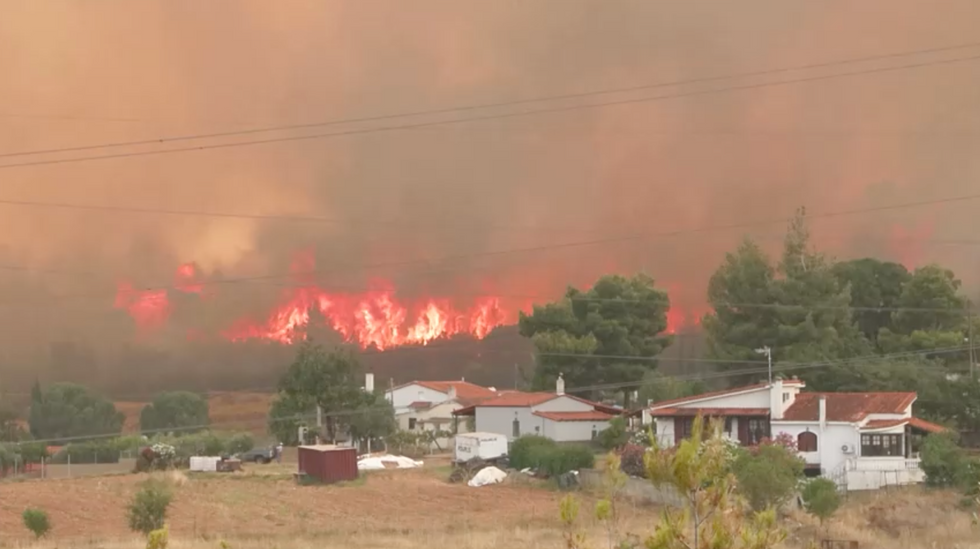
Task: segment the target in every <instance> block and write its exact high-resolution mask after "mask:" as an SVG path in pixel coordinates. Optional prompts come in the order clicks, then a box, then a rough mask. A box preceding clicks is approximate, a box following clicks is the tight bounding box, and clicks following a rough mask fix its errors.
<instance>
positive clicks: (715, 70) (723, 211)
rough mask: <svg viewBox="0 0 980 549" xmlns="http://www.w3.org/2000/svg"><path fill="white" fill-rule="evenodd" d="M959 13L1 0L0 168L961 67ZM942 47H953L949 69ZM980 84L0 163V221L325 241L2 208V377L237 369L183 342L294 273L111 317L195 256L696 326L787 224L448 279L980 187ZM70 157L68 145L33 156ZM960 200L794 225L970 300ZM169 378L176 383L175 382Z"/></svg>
mask: <svg viewBox="0 0 980 549" xmlns="http://www.w3.org/2000/svg"><path fill="white" fill-rule="evenodd" d="M978 18H980V5H978V4H977V3H976V2H975V1H972V0H950V1H948V2H943V3H942V4H941V9H940V6H936V7H935V8H934V9H931V10H930V12H929V16H928V17H923V16H922V6H921V3H920V2H917V1H915V0H901V1H895V0H891V1H885V0H875V1H873V2H862V3H860V4H859V5H858V4H856V3H850V2H835V3H833V6H832V7H831V6H829V5H828V4H827V3H826V2H823V3H819V4H818V3H787V2H780V1H775V0H773V1H765V2H763V1H757V2H748V3H746V2H737V3H725V2H717V1H692V2H681V3H663V2H649V1H646V0H635V1H629V0H624V1H619V2H602V1H585V0H546V1H540V2H513V1H499V2H498V1H495V2H458V1H455V0H442V1H434V0H424V1H415V2H411V3H406V2H402V1H396V0H391V1H381V0H371V1H363V2H351V1H348V0H337V1H332V0H290V1H289V2H286V3H285V4H283V3H281V2H278V3H277V2H267V1H250V0H224V1H218V0H214V1H210V2H190V1H177V2H174V1H164V0H160V1H155V2H137V3H119V2H108V1H102V0H96V1H92V2H57V3H50V2H40V3H38V2H21V3H8V4H5V5H4V6H2V7H0V67H3V69H4V78H3V81H2V83H0V105H2V112H0V153H9V152H18V151H28V150H35V149H48V148H58V147H73V146H78V145H87V144H92V143H108V142H117V141H129V140H139V139H149V138H156V137H161V136H179V135H193V134H200V133H210V132H215V131H227V130H235V129H246V128H251V127H261V126H268V125H281V124H295V123H307V122H311V121H321V120H331V119H342V118H351V117H359V116H371V115H378V114H389V113H401V112H412V111H421V110H427V109H440V108H447V107H452V106H464V105H471V104H482V103H493V102H498V101H508V100H519V99H524V98H529V97H537V96H548V95H556V94H565V93H574V92H584V91H591V90H601V89H610V88H617V87H629V86H636V85H641V84H647V83H656V82H669V81H677V80H684V79H692V78H700V77H705V76H715V75H722V74H733V73H739V72H750V71H757V70H764V69H770V68H777V67H784V66H797V65H805V64H809V63H818V62H823V61H834V60H843V59H850V58H855V57H864V56H870V55H877V54H885V53H891V52H901V51H909V50H916V49H922V48H931V47H937V46H945V45H955V44H960V43H968V42H970V41H971V40H972V39H974V37H975V36H976V33H975V24H974V23H975V21H977V20H978ZM957 53H960V54H963V53H964V52H952V53H949V54H944V55H945V56H946V57H955V56H956V55H957ZM966 53H972V54H975V53H976V50H972V52H966ZM936 57H938V56H934V57H923V58H922V59H931V58H936ZM916 60H918V59H916ZM913 61H915V60H913ZM902 62H907V60H906V61H902V60H898V61H893V62H891V63H892V64H901V63H902ZM885 64H887V63H884V62H882V63H869V64H865V65H858V66H846V67H840V68H828V69H821V70H815V71H807V72H802V73H787V74H784V75H778V76H773V77H765V78H755V79H743V80H733V81H729V82H721V83H714V84H710V85H709V84H704V85H697V86H687V87H680V88H664V89H661V90H655V92H656V93H661V92H663V93H671V92H683V91H692V90H698V89H705V88H710V87H717V86H724V85H731V84H736V85H737V84H745V83H753V82H761V81H766V80H767V79H768V80H778V79H790V78H794V77H801V76H810V75H815V74H827V73H830V72H833V71H835V70H837V71H839V70H855V69H856V68H857V69H859V68H861V67H870V68H873V67H877V66H883V65H885ZM978 84H980V63H978V62H965V63H956V64H949V65H938V66H934V67H927V68H920V69H915V70H908V71H896V72H887V73H879V74H870V75H866V76H857V77H852V78H845V79H835V80H827V81H819V82H811V83H805V84H798V85H790V86H777V87H769V88H761V89H754V90H747V91H734V92H729V93H724V94H713V95H705V96H697V97H689V98H680V99H671V100H666V101H657V102H649V103H638V104H629V105H623V106H617V107H609V108H604V109H588V110H580V111H572V112H563V113H554V114H544V115H536V116H529V117H521V118H505V119H499V120H487V121H475V122H469V123H465V124H453V125H446V126H430V127H424V128H418V129H407V130H399V131H388V132H379V133H369V134H362V135H355V136H348V137H337V138H332V139H321V140H310V141H297V142H286V143H279V144H270V145H260V146H252V147H239V148H227V149H219V150H211V151H200V152H188V153H180V154H171V155H160V156H138V157H131V158H120V159H112V160H100V161H94V162H85V163H70V164H61V165H47V166H36V167H22V168H12V169H6V170H0V182H2V184H0V186H2V189H0V199H7V200H28V201H46V202H58V203H69V204H71V203H76V204H79V203H80V204H100V205H113V206H122V207H143V208H156V209H166V210H197V211H223V212H242V213H250V214H276V215H294V216H311V215H315V216H321V217H330V218H335V219H337V221H338V222H337V223H310V222H283V221H263V220H257V219H229V218H217V217H194V216H176V215H157V214H149V213H110V212H93V211H83V210H70V209H53V208H31V207H23V206H5V205H0V263H2V264H4V265H21V266H26V267H29V268H31V269H33V271H16V270H13V271H5V272H3V273H0V300H2V301H3V302H4V306H5V314H4V315H3V317H2V318H3V320H2V328H3V329H2V332H0V333H2V334H3V335H2V336H0V340H2V342H3V345H2V348H3V349H4V354H3V355H0V356H2V360H3V364H2V365H0V367H2V368H3V369H4V371H5V372H9V373H11V375H12V376H14V377H16V378H19V379H22V380H23V379H26V378H28V377H30V376H33V375H35V373H36V372H37V371H38V365H39V364H40V365H41V366H43V365H45V364H51V365H52V368H51V369H48V370H44V369H43V368H42V371H44V372H47V373H45V374H44V375H46V376H48V377H53V378H58V377H64V376H69V377H71V376H74V377H84V375H83V374H80V373H79V372H85V371H98V372H99V373H100V374H101V375H102V376H103V379H109V378H113V377H114V376H116V374H117V373H118V372H120V371H126V372H127V375H128V376H132V375H133V372H134V371H137V372H138V371H142V370H144V369H152V368H157V369H171V370H173V369H175V368H177V367H176V366H175V365H174V364H175V362H174V361H176V362H177V363H179V364H180V365H181V366H185V367H186V368H177V369H178V370H180V371H185V370H186V369H187V368H192V369H194V370H200V368H197V367H195V366H196V364H197V363H198V362H199V363H203V364H217V363H221V364H223V365H224V366H225V367H227V363H228V362H234V361H235V360H242V361H246V360H258V359H256V358H255V353H254V352H247V353H243V352H242V351H241V348H240V347H239V348H238V350H231V349H229V348H230V347H231V346H229V345H227V344H217V343H213V344H207V345H205V344H204V343H201V342H194V343H187V331H188V329H190V327H195V329H202V330H204V331H205V332H209V331H210V333H214V332H215V331H217V330H219V329H221V328H222V327H226V326H227V325H228V324H229V323H230V322H231V321H232V320H233V319H235V318H237V317H238V316H240V315H242V314H254V315H262V314H264V313H265V312H266V311H268V308H269V307H270V306H271V304H272V303H273V302H274V301H275V299H276V298H277V296H278V292H279V291H281V289H282V288H281V286H280V285H281V284H282V283H284V282H288V279H279V280H267V281H262V282H250V283H235V284H231V283H229V284H218V285H214V286H211V287H209V288H213V289H214V295H212V296H210V297H207V296H205V297H204V298H202V297H200V296H198V295H197V294H193V293H190V294H180V295H175V296H174V298H173V299H174V300H175V301H176V303H175V304H174V311H175V312H174V314H173V315H172V316H171V318H170V319H169V322H168V324H167V326H168V328H167V329H166V330H165V331H164V332H163V333H162V334H156V335H155V336H154V337H153V338H146V337H144V336H141V335H140V334H139V333H138V332H137V331H136V330H135V329H134V327H133V322H132V320H131V319H130V318H129V317H128V316H126V315H125V314H124V313H123V312H122V311H120V310H118V309H114V308H113V307H112V305H113V296H114V295H115V291H116V284H117V283H118V282H119V281H120V280H122V279H125V280H129V281H132V282H133V283H134V284H135V285H136V286H137V287H140V286H142V287H146V286H159V285H167V284H172V283H173V280H174V279H173V277H174V272H175V271H176V269H177V267H178V266H179V265H181V264H183V263H187V262H194V263H196V265H197V266H198V267H199V268H200V269H201V270H202V271H203V273H204V276H205V277H206V278H208V279H209V280H212V281H213V280H222V279H234V278H238V277H250V276H259V275H265V274H277V273H282V274H286V273H288V271H289V262H290V258H291V257H292V254H293V253H294V252H296V251H297V250H300V249H307V248H309V249H313V250H315V251H316V256H317V266H318V268H324V269H329V270H330V272H329V273H328V274H326V275H324V276H323V277H321V279H320V280H319V282H320V284H322V285H324V286H326V287H330V286H331V285H332V286H335V287H338V288H358V287H360V288H365V287H366V286H367V284H368V280H369V279H370V278H372V277H380V278H384V279H389V280H391V281H392V282H393V283H394V284H395V286H396V287H397V288H398V289H399V291H400V292H403V293H405V294H406V295H424V294H439V295H442V296H447V295H448V296H450V297H452V296H457V297H459V298H460V299H463V300H465V299H466V296H472V295H475V294H497V295H501V296H505V297H506V296H510V298H511V301H512V303H511V304H510V305H511V307H512V308H513V307H518V306H522V305H526V303H528V302H529V301H531V300H534V298H536V297H538V296H540V297H549V296H556V295H558V294H559V293H560V292H561V291H562V289H563V287H564V286H565V285H566V284H569V283H573V284H580V285H581V284H587V283H589V282H591V281H592V280H593V279H594V278H595V277H596V276H598V275H599V274H601V273H605V272H610V271H619V272H624V273H625V272H632V271H636V270H640V269H643V270H646V271H648V272H650V273H652V274H653V275H654V276H656V277H657V278H658V280H660V281H661V282H662V283H663V284H664V285H665V286H667V287H669V288H670V289H671V290H672V297H673V299H674V301H675V302H676V303H677V304H678V307H679V308H680V309H682V310H686V311H692V312H696V311H698V310H699V308H701V307H702V306H703V301H702V300H703V298H702V296H703V291H704V284H705V282H706V280H707V277H708V276H709V274H710V272H711V271H712V270H713V269H714V268H715V266H716V265H717V264H718V263H719V262H720V260H721V257H722V254H723V253H724V252H725V251H726V250H729V249H731V248H732V247H733V246H734V245H735V244H736V243H737V241H738V240H739V239H740V238H741V237H742V236H743V234H745V233H751V234H754V235H755V236H757V237H758V238H760V239H761V240H762V241H763V242H765V243H766V245H767V246H770V247H773V248H775V247H776V246H778V241H779V237H780V235H781V233H782V231H783V228H784V227H783V225H782V224H779V223H776V224H772V225H767V226H759V227H755V228H747V229H744V230H725V231H718V232H711V233H696V234H689V235H684V236H679V237H670V238H658V239H645V240H625V241H623V242H620V243H615V244H605V245H595V246H580V247H556V248H553V249H550V250H542V251H535V252H528V253H517V254H509V255H488V256H485V257H477V258H470V259H453V260H451V261H440V258H444V257H455V256H460V255H469V254H479V253H482V252H493V251H496V250H507V249H514V248H531V247H542V246H548V245H552V244H560V243H566V242H576V241H586V240H592V239H597V238H603V237H608V236H616V235H628V234H633V233H638V232H648V233H659V232H665V231H671V230H677V229H684V228H692V229H693V228H697V227H703V226H714V225H731V224H740V223H745V222H749V221H752V220H757V219H771V218H778V217H786V216H789V215H791V214H792V212H793V210H794V209H795V208H796V207H797V206H799V205H806V206H807V207H808V209H809V211H811V212H814V213H819V212H826V211H838V210H851V209H860V208H864V207H869V206H876V205H881V204H889V203H901V202H909V201H915V200H927V199H933V198H941V197H946V196H956V195H962V194H966V193H968V192H970V191H975V189H976V184H975V181H976V178H977V177H978V175H980V159H978V157H977V155H976V154H975V151H976V147H977V144H978V143H977V141H978V133H977V132H978V130H980V114H978V112H977V111H976V109H974V108H972V107H973V106H974V104H975V97H976V92H977V88H978ZM635 96H636V94H633V95H628V97H635ZM616 97H619V96H613V97H612V98H616ZM599 99H609V98H608V97H607V98H599ZM583 101H585V100H583ZM562 104H567V103H562ZM538 106H540V105H538ZM517 110H519V108H518V109H517ZM489 112H507V110H506V109H504V110H499V111H493V110H491V111H489ZM484 113H485V111H480V112H477V113H475V114H484ZM472 114H474V113H473V112H471V113H463V114H461V115H451V114H450V115H440V116H438V117H435V116H429V117H416V118H411V119H408V120H407V121H408V122H411V121H422V120H433V119H436V118H440V117H441V118H446V119H449V118H453V117H454V116H466V115H472ZM371 126H372V125H371V124H350V125H347V126H341V127H339V128H332V129H335V130H343V129H360V128H367V127H371ZM315 131H317V130H308V131H307V132H308V133H312V132H315ZM321 131H322V130H321ZM303 133H304V131H297V132H283V133H278V134H273V136H282V135H299V134H303ZM263 135H265V134H263ZM250 137H256V136H245V137H244V139H248V138H250ZM258 137H262V136H258ZM238 139H242V138H229V139H218V140H205V141H201V142H200V143H202V144H203V143H218V142H227V141H234V140H238ZM181 145H184V144H183V143H182V144H181ZM167 146H168V145H159V146H155V147H136V148H131V149H121V150H114V151H113V152H129V151H142V150H152V149H155V148H161V147H167ZM81 154H90V153H65V154H63V155H49V156H43V157H40V158H62V157H70V156H78V155H81ZM37 158H39V157H27V159H37ZM22 160H25V159H24V158H8V159H5V160H4V161H6V162H17V161H22ZM975 207H976V203H975V202H961V203H955V204H947V205H942V206H936V207H932V208H919V209H910V210H900V211H895V212H890V213H881V214H874V215H867V216H857V217H840V218H832V219H826V220H819V221H815V224H814V230H813V232H814V236H815V238H816V239H817V243H818V245H820V246H821V247H822V248H824V249H826V250H828V251H830V252H831V253H833V254H835V255H837V256H840V257H848V256H853V255H857V254H871V253H873V254H878V255H882V256H885V257H890V258H893V259H896V260H901V261H904V262H906V263H909V264H912V265H914V264H921V263H924V262H928V261H939V262H942V263H945V264H947V265H949V266H951V267H953V268H954V269H956V270H957V272H958V273H959V274H960V276H961V277H963V278H964V279H966V280H967V281H971V282H972V281H973V280H974V279H975V273H976V272H977V269H976V267H977V262H976V260H973V259H971V258H972V257H973V254H972V253H971V252H972V251H973V250H975V249H976V247H975V246H970V245H964V244H962V243H960V244H955V243H950V242H948V241H949V240H963V239H970V238H971V237H972V236H973V235H972V233H973V231H972V229H973V227H974V225H973V224H972V219H973V215H972V214H971V212H972V211H974V210H975ZM364 265H388V267H376V268H371V269H364V268H362V267H363V266H364ZM65 295H70V296H76V297H73V298H72V299H65V298H63V297H59V296H65ZM55 344H57V345H55ZM205 347H206V348H207V352H205V351H204V350H202V349H204V348H205ZM66 349H67V350H66ZM269 352H270V353H272V354H275V353H274V352H273V351H269ZM160 353H163V354H164V355H166V356H172V355H170V354H167V353H178V354H179V356H180V357H182V358H180V359H172V358H171V359H168V360H163V359H161V358H159V357H160V356H163V355H161V354H160ZM417 354H418V355H419V356H424V352H420V353H417ZM277 356H278V355H277ZM229 357H236V358H229ZM243 357H245V358H243ZM54 366H58V368H54ZM222 371H223V372H227V371H228V369H224V370H222ZM170 374H173V376H174V377H175V380H174V381H173V383H175V384H179V381H180V380H179V377H180V374H177V373H174V372H169V373H168V375H170ZM202 375H204V374H202ZM157 377H159V376H157ZM207 382H208V383H211V382H216V381H215V380H213V379H208V380H207Z"/></svg>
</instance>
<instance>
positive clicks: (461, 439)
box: [453, 433, 507, 463]
mask: <svg viewBox="0 0 980 549" xmlns="http://www.w3.org/2000/svg"><path fill="white" fill-rule="evenodd" d="M454 446H455V450H454V451H453V461H455V462H456V463H466V462H468V461H470V460H474V459H477V460H480V461H484V462H488V463H494V462H496V461H499V460H501V459H505V458H506V457H507V437H506V436H504V435H498V434H496V433H463V434H460V435H456V440H455V441H454Z"/></svg>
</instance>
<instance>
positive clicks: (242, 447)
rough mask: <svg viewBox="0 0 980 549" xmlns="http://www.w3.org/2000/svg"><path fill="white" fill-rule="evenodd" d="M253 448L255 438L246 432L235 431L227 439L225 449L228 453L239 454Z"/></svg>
mask: <svg viewBox="0 0 980 549" xmlns="http://www.w3.org/2000/svg"><path fill="white" fill-rule="evenodd" d="M252 448H255V440H254V439H252V435H250V434H248V433H235V434H234V435H232V436H231V438H229V439H228V444H227V445H226V447H225V450H226V451H227V452H228V453H229V454H232V455H234V454H241V453H243V452H247V451H249V450H251V449H252Z"/></svg>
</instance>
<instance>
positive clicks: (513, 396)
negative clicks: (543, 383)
mask: <svg viewBox="0 0 980 549" xmlns="http://www.w3.org/2000/svg"><path fill="white" fill-rule="evenodd" d="M555 398H558V395H556V394H555V393H522V392H520V391H510V392H506V393H500V394H499V395H497V396H495V397H492V398H488V399H486V400H483V401H480V402H479V403H477V404H478V405H479V406H495V407H499V406H505V407H515V408H520V407H524V406H537V405H538V404H543V403H545V402H548V401H549V400H552V399H555Z"/></svg>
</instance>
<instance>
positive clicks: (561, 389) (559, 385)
mask: <svg viewBox="0 0 980 549" xmlns="http://www.w3.org/2000/svg"><path fill="white" fill-rule="evenodd" d="M555 394H556V395H563V394H565V378H563V377H562V374H560V373H559V374H558V381H555Z"/></svg>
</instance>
